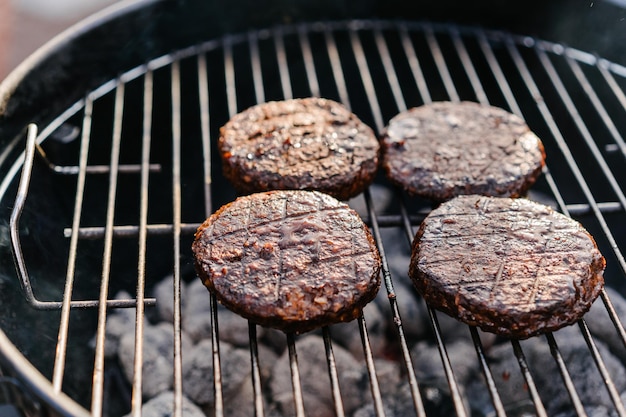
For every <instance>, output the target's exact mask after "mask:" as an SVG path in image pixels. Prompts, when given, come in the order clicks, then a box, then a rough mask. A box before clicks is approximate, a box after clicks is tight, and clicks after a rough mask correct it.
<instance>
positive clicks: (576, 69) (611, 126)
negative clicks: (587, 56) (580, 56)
mask: <svg viewBox="0 0 626 417" xmlns="http://www.w3.org/2000/svg"><path fill="white" fill-rule="evenodd" d="M565 60H566V61H567V64H568V65H569V67H570V69H571V70H572V72H573V73H574V76H575V77H576V79H577V80H578V83H579V84H580V85H581V86H582V88H583V89H584V90H585V93H586V94H587V97H588V98H589V100H590V101H591V102H592V103H593V106H594V108H595V109H596V111H597V112H598V114H599V115H600V118H601V119H602V122H603V123H604V125H605V126H606V127H607V129H608V130H609V132H610V133H611V136H612V137H613V140H615V143H616V145H617V146H618V148H619V149H620V150H621V151H622V154H624V156H626V143H625V142H624V138H623V137H622V135H621V134H620V133H619V131H618V130H617V127H616V126H615V123H613V120H611V117H610V116H609V114H608V112H607V111H606V108H605V107H604V105H602V102H601V101H600V98H599V97H598V94H597V93H596V91H595V90H594V88H593V87H592V86H591V83H590V82H589V80H588V79H587V77H585V74H584V72H583V70H582V68H581V67H580V64H579V63H578V62H577V61H576V60H574V59H573V58H572V57H571V56H570V55H569V54H567V53H566V54H565ZM597 68H599V66H597ZM616 91H619V90H615V89H613V92H616ZM572 104H573V103H572ZM594 146H595V144H594Z"/></svg>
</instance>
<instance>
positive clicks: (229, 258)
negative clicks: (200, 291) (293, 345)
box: [192, 190, 381, 333]
mask: <svg viewBox="0 0 626 417" xmlns="http://www.w3.org/2000/svg"><path fill="white" fill-rule="evenodd" d="M192 250H193V254H194V257H195V266H196V270H197V273H198V275H199V277H200V278H201V279H202V280H203V282H204V284H205V285H206V287H207V288H208V289H209V290H210V291H211V292H213V293H214V294H215V295H216V297H217V299H218V300H219V301H220V302H221V303H222V304H224V305H225V306H226V307H228V308H229V309H231V310H233V311H234V312H236V313H238V314H240V315H241V316H243V317H245V318H247V319H249V320H251V321H253V322H254V323H258V324H261V325H264V326H269V327H274V328H277V329H281V330H284V331H286V332H296V333H302V332H306V331H309V330H312V329H314V328H317V327H320V326H325V325H330V324H333V323H337V322H342V321H349V320H352V319H354V318H356V317H357V316H359V314H360V313H361V310H362V308H363V307H364V306H365V305H366V304H367V303H368V302H370V301H371V300H372V299H373V298H374V297H375V296H376V293H377V292H378V289H379V287H380V277H379V272H380V268H381V260H380V255H379V253H378V249H377V248H376V245H375V243H374V240H373V238H372V235H371V233H370V231H369V229H368V228H367V226H366V225H365V224H364V223H363V221H362V220H361V218H360V217H359V215H358V214H357V213H356V212H355V211H353V210H352V209H350V208H349V207H348V205H346V204H344V203H341V202H339V201H338V200H336V199H335V198H333V197H331V196H328V195H326V194H323V193H320V192H315V191H297V190H292V191H268V192H263V193H256V194H251V195H248V196H244V197H239V198H237V199H236V200H235V201H233V202H231V203H229V204H226V205H225V206H223V207H222V208H220V209H219V210H218V211H217V212H215V213H214V214H213V215H211V216H210V217H209V218H208V219H207V220H206V221H205V222H204V223H203V224H202V225H201V226H200V227H199V228H198V230H197V232H196V234H195V240H194V242H193V245H192Z"/></svg>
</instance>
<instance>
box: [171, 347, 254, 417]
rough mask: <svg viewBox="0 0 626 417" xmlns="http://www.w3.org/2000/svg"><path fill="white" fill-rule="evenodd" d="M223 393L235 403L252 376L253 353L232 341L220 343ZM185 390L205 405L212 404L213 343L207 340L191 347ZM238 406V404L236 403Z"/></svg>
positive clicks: (186, 360) (226, 398) (187, 357)
mask: <svg viewBox="0 0 626 417" xmlns="http://www.w3.org/2000/svg"><path fill="white" fill-rule="evenodd" d="M220 359H221V360H220V365H221V367H222V394H223V396H224V401H226V400H228V401H229V402H231V401H232V400H231V398H233V397H235V396H236V395H237V393H238V392H239V391H240V390H241V387H242V385H243V383H244V382H245V381H246V380H249V379H250V366H249V363H250V353H249V352H248V351H247V350H244V349H238V348H235V347H233V346H231V345H229V344H228V343H220ZM183 381H184V383H183V390H184V392H185V395H187V397H189V398H190V399H191V400H193V401H194V402H195V403H196V404H198V405H200V406H202V407H211V406H212V405H213V403H214V401H215V397H214V392H213V344H212V342H211V340H210V339H205V340H203V341H201V342H200V343H198V344H197V345H196V346H194V347H193V348H191V349H190V350H189V351H188V352H187V353H186V355H185V356H184V358H183ZM236 404H237V405H238V403H236Z"/></svg>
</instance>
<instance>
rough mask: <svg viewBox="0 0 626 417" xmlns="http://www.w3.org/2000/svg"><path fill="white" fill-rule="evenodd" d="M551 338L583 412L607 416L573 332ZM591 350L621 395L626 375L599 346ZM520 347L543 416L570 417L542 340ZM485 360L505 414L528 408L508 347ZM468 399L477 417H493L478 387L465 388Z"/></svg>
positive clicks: (600, 386) (601, 391) (598, 384)
mask: <svg viewBox="0 0 626 417" xmlns="http://www.w3.org/2000/svg"><path fill="white" fill-rule="evenodd" d="M554 336H555V338H556V340H557V344H558V347H559V351H560V353H561V355H562V357H563V360H564V361H565V364H566V367H567V369H568V372H569V374H570V376H571V378H572V381H573V383H574V386H575V388H576V392H577V393H578V396H579V397H580V399H581V401H582V403H583V405H584V406H585V408H586V409H588V410H592V409H596V410H601V409H603V408H607V409H609V410H612V409H613V403H612V401H611V399H610V397H609V394H608V391H607V389H606V385H605V383H604V381H603V379H602V377H601V375H600V373H599V371H598V368H597V366H596V364H595V361H594V359H593V357H592V356H591V353H590V351H589V348H588V346H587V345H586V344H585V342H584V339H583V338H582V337H581V335H580V332H579V330H578V328H577V326H570V327H566V328H564V329H561V330H559V331H558V332H556V333H554ZM596 345H597V347H598V350H599V351H600V355H601V356H602V358H603V360H604V362H605V365H606V367H607V369H608V370H609V373H610V374H611V377H612V379H613V382H614V383H615V386H616V388H617V390H618V392H624V390H626V371H625V370H624V366H623V364H622V363H621V362H620V361H619V360H618V359H617V358H616V357H615V356H613V355H612V354H611V353H610V352H609V350H608V349H607V348H606V346H604V344H603V343H602V342H599V341H596ZM521 346H522V350H523V352H524V356H525V358H526V361H527V363H528V366H529V370H530V373H531V374H532V376H533V380H534V382H535V385H536V386H537V390H538V392H539V395H540V396H541V399H542V402H543V405H544V407H545V408H546V411H547V412H548V415H556V414H558V413H563V416H574V415H575V413H574V412H572V411H571V410H572V402H571V399H570V397H569V394H568V393H567V391H566V389H565V386H564V384H563V379H562V377H561V375H560V373H559V370H558V368H557V365H556V363H555V360H554V357H553V356H552V354H551V352H550V346H549V344H548V342H547V340H546V339H545V338H542V337H535V338H530V339H528V340H524V341H522V342H521ZM488 360H489V366H490V369H491V373H492V375H493V377H494V379H495V383H496V386H497V389H498V393H499V395H500V398H501V399H502V402H503V404H504V407H505V409H507V410H508V411H510V412H511V413H515V412H516V410H521V409H527V408H532V401H531V399H530V397H529V393H528V389H527V386H526V382H525V380H524V378H523V376H522V374H521V371H520V365H519V362H518V360H517V358H516V356H515V355H514V351H513V349H512V347H511V345H510V344H508V343H504V344H500V345H497V346H494V347H493V348H492V349H490V350H489V352H488ZM467 393H468V395H467V397H468V398H469V400H470V402H471V405H472V408H473V410H474V411H475V412H476V413H477V415H490V414H491V413H493V406H492V404H491V399H490V398H489V394H488V391H487V390H486V388H485V386H484V383H483V382H482V381H479V380H474V381H470V382H469V383H468V385H467ZM590 415H591V414H590ZM593 415H595V414H593ZM601 415H602V414H601Z"/></svg>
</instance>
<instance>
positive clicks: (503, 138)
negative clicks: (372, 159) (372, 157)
mask: <svg viewBox="0 0 626 417" xmlns="http://www.w3.org/2000/svg"><path fill="white" fill-rule="evenodd" d="M382 150H383V158H382V159H383V160H382V166H383V168H384V169H385V172H386V174H387V177H388V178H389V179H390V180H391V181H392V182H393V183H395V184H397V185H399V186H400V187H402V188H404V189H405V190H406V191H408V192H409V193H410V194H412V195H416V196H419V197H423V198H426V199H428V200H432V201H435V202H442V201H446V200H449V199H450V198H452V197H455V196H457V195H467V194H479V195H489V196H496V197H519V196H523V195H524V194H525V193H526V191H527V190H528V189H529V188H530V186H531V185H532V184H534V182H535V180H536V179H537V177H538V176H539V175H540V174H541V170H542V168H543V166H544V164H545V152H544V148H543V144H542V143H541V141H540V140H539V138H538V137H537V136H536V135H535V134H534V133H533V132H531V131H530V129H529V128H528V126H527V125H526V122H524V120H522V119H521V118H520V117H518V116H516V115H514V114H512V113H509V112H507V111H505V110H503V109H500V108H496V107H490V106H483V105H480V104H478V103H472V102H460V103H452V102H436V103H432V104H427V105H424V106H421V107H416V108H413V109H410V110H407V111H405V112H402V113H400V114H398V115H397V116H395V117H394V118H393V119H391V121H390V122H389V124H388V126H387V127H386V129H385V131H384V133H383V138H382Z"/></svg>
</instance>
